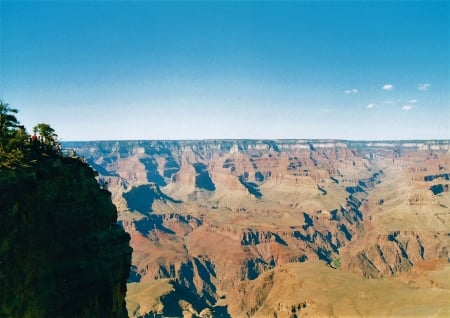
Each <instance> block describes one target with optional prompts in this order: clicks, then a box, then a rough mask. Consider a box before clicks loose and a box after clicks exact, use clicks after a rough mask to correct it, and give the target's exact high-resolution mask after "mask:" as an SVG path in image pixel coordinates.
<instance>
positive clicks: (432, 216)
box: [64, 140, 450, 317]
mask: <svg viewBox="0 0 450 318" xmlns="http://www.w3.org/2000/svg"><path fill="white" fill-rule="evenodd" d="M64 147H67V148H73V149H75V150H76V152H77V154H78V155H79V156H81V157H83V158H84V160H86V161H87V162H88V163H89V164H90V165H91V166H92V167H93V168H94V169H95V170H97V171H98V172H99V176H98V178H97V179H98V182H99V184H100V186H101V187H104V188H105V189H108V190H109V191H110V192H111V193H112V199H113V202H114V203H115V205H116V206H117V208H118V212H119V220H120V222H121V224H122V226H123V227H124V228H125V230H126V231H127V232H129V233H130V235H131V245H132V247H133V249H134V253H133V260H132V264H133V266H132V275H131V278H130V284H129V288H130V291H131V292H132V293H131V296H130V297H129V298H128V300H129V302H128V308H129V312H130V315H131V316H136V317H138V316H141V315H146V314H155V315H157V314H159V315H172V316H181V315H187V316H189V315H190V316H203V317H206V316H208V315H213V316H225V317H226V316H228V315H231V316H236V317H241V316H255V315H256V316H258V315H259V314H258V313H261V312H262V311H261V310H263V309H264V308H266V309H267V308H270V310H272V311H273V312H274V313H275V314H277V315H278V316H279V317H282V316H283V315H288V311H289V310H286V308H291V307H292V306H294V307H295V310H300V309H302V308H303V306H306V305H307V304H314V303H315V300H314V299H313V298H308V299H294V300H292V302H289V303H285V302H284V303H283V299H278V300H277V299H276V298H275V300H274V299H272V298H271V297H269V295H271V293H272V292H271V291H272V290H273V289H274V288H278V287H276V286H279V283H278V282H277V281H276V277H278V276H280V275H278V276H277V275H276V274H275V273H277V272H279V271H280V270H281V268H283V266H286V265H288V264H302V263H305V262H316V261H318V262H321V263H323V264H327V265H328V266H329V267H330V268H332V269H334V270H335V271H336V272H338V271H339V272H341V271H346V272H352V273H355V274H357V275H359V276H360V277H366V278H371V279H378V278H382V277H394V278H395V277H400V276H402V275H406V274H407V273H410V272H411V271H412V270H413V269H414V268H415V266H419V265H420V264H422V263H423V262H427V261H433V260H445V261H447V259H448V257H449V246H450V239H449V233H450V225H449V224H450V212H449V207H450V196H449V193H448V187H449V184H450V182H449V179H448V174H449V171H450V150H449V149H450V148H449V142H448V141H392V142H385V141H383V142H376V141H370V142H364V141H344V140H338V141H336V140H204V141H105V142H73V143H65V144H64ZM294 272H295V271H294ZM281 276H283V275H281ZM293 280H295V279H293ZM156 286H158V288H156ZM144 290H152V291H151V292H144ZM256 290H258V292H256ZM264 295H265V296H264ZM261 297H262V298H261ZM271 299H272V300H271ZM270 301H271V302H273V304H272V303H270ZM282 304H284V305H282ZM316 307H317V306H316ZM316 307H314V306H309V307H308V308H316ZM319 307H320V306H319ZM319 307H317V308H319ZM264 310H265V309H264ZM267 310H269V309H267ZM311 310H312V309H311ZM290 314H292V313H290ZM311 314H319V312H311Z"/></svg>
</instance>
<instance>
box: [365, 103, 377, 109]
mask: <svg viewBox="0 0 450 318" xmlns="http://www.w3.org/2000/svg"><path fill="white" fill-rule="evenodd" d="M374 107H375V104H369V105H367V106H366V108H367V109H372V108H374Z"/></svg>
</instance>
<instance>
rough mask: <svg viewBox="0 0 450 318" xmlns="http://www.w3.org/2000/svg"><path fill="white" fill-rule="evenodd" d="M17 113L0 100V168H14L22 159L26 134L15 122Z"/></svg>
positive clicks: (22, 127) (16, 121) (23, 128)
mask: <svg viewBox="0 0 450 318" xmlns="http://www.w3.org/2000/svg"><path fill="white" fill-rule="evenodd" d="M17 113H18V110H17V109H15V108H11V107H10V106H9V105H8V104H7V103H4V102H3V101H2V100H0V167H1V166H14V165H16V164H17V163H20V162H21V161H22V160H23V157H24V145H25V144H26V142H27V139H28V134H27V132H26V130H25V127H24V126H22V125H20V123H19V121H18V120H17V118H16V116H15V114H17Z"/></svg>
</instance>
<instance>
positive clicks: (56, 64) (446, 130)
mask: <svg viewBox="0 0 450 318" xmlns="http://www.w3.org/2000/svg"><path fill="white" fill-rule="evenodd" d="M0 10H1V11H0V23H1V24H0V27H1V28H0V30H1V31H0V32H1V33H0V36H1V42H0V44H1V47H0V63H1V64H0V67H1V68H0V98H1V99H3V101H5V102H7V103H9V104H10V105H11V106H13V107H15V108H18V109H19V110H20V113H19V115H18V117H19V120H20V121H21V122H22V124H24V125H25V126H26V127H27V128H28V130H31V128H32V127H33V126H34V125H35V124H36V123H39V122H46V123H49V124H50V125H51V126H52V127H54V128H55V130H56V132H57V133H58V135H59V136H60V138H61V139H62V140H67V141H68V140H101V139H210V138H273V139H276V138H307V139H309V138H335V139H353V140H355V139H369V140H374V139H381V140H382V139H450V124H449V123H450V2H448V1H442V2H433V1H413V2H408V1H400V2H395V1H357V2H344V1H335V2H326V1H320V2H307V1H286V2H270V1H265V2H258V1H249V2H241V1H230V2H213V1H201V2H190V1H183V2H176V1H171V2H155V1H136V2H123V1H110V2H108V1H101V2H100V1H95V2H86V1H70V2H63V1H61V2H54V1H51V2H39V1H28V2H17V1H1V2H0Z"/></svg>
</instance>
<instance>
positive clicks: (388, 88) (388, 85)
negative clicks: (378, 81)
mask: <svg viewBox="0 0 450 318" xmlns="http://www.w3.org/2000/svg"><path fill="white" fill-rule="evenodd" d="M382 89H383V90H384V91H392V90H394V85H392V84H384V85H383V87H382Z"/></svg>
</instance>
